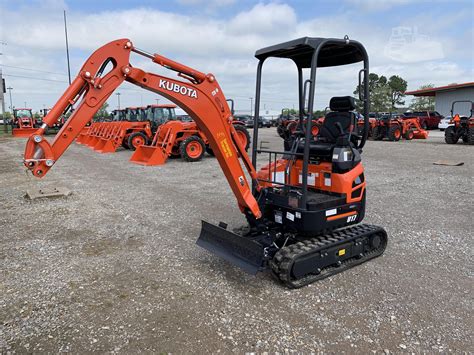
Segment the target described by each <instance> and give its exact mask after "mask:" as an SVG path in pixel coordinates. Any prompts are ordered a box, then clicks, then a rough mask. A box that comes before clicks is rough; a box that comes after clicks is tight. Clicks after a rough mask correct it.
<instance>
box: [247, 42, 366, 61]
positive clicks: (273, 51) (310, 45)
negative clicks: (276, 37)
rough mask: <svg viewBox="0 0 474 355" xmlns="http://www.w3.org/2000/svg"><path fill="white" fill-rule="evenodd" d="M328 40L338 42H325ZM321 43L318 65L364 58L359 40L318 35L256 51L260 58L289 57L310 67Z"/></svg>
mask: <svg viewBox="0 0 474 355" xmlns="http://www.w3.org/2000/svg"><path fill="white" fill-rule="evenodd" d="M327 40H329V41H334V42H337V43H334V42H333V43H327V44H324V42H325V41H327ZM320 45H323V47H322V48H321V50H320V52H319V58H318V67H332V66H338V65H345V64H352V63H357V62H360V61H363V60H364V54H363V47H362V45H361V44H360V43H359V42H357V41H352V40H346V39H332V38H318V37H302V38H298V39H295V40H292V41H289V42H284V43H280V44H276V45H274V46H270V47H266V48H262V49H259V50H258V51H257V52H255V57H257V58H258V59H259V60H263V59H266V58H268V57H277V58H289V59H292V60H293V61H294V62H295V63H296V65H297V66H299V67H300V68H310V67H311V59H312V57H313V53H314V51H315V49H316V48H318V47H319V46H320Z"/></svg>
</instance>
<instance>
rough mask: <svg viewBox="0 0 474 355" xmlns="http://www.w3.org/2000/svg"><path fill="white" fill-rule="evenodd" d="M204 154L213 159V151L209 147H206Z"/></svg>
mask: <svg viewBox="0 0 474 355" xmlns="http://www.w3.org/2000/svg"><path fill="white" fill-rule="evenodd" d="M206 153H207V154H209V155H210V156H211V157H215V156H216V155H215V154H214V151H213V150H212V148H211V147H209V146H206Z"/></svg>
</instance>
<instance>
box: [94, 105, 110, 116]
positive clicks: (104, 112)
mask: <svg viewBox="0 0 474 355" xmlns="http://www.w3.org/2000/svg"><path fill="white" fill-rule="evenodd" d="M108 107H109V104H108V103H107V102H104V104H103V105H102V107H101V108H100V109H99V111H97V113H96V114H95V115H94V118H99V117H109V113H108V112H107V108H108Z"/></svg>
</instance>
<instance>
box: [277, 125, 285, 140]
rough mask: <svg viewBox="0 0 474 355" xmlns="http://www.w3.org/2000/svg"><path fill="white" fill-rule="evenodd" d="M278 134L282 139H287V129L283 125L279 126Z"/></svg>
mask: <svg viewBox="0 0 474 355" xmlns="http://www.w3.org/2000/svg"><path fill="white" fill-rule="evenodd" d="M277 133H278V135H279V136H280V138H285V127H284V126H283V125H281V124H280V125H278V126H277Z"/></svg>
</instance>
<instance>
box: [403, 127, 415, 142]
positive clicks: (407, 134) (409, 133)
mask: <svg viewBox="0 0 474 355" xmlns="http://www.w3.org/2000/svg"><path fill="white" fill-rule="evenodd" d="M414 135H415V132H413V130H412V129H409V130H408V131H406V132H405V139H406V140H407V141H411V140H412V139H413V136H414Z"/></svg>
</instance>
